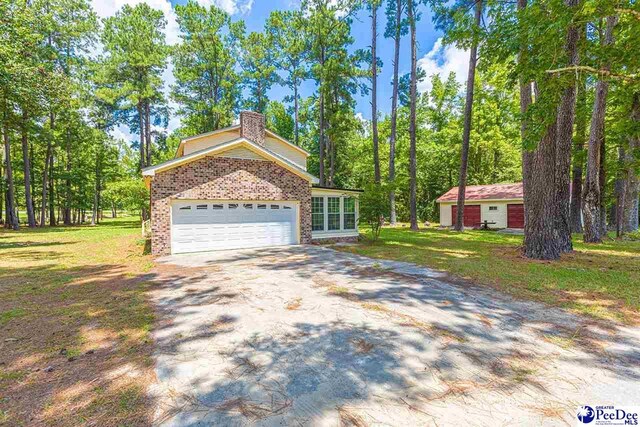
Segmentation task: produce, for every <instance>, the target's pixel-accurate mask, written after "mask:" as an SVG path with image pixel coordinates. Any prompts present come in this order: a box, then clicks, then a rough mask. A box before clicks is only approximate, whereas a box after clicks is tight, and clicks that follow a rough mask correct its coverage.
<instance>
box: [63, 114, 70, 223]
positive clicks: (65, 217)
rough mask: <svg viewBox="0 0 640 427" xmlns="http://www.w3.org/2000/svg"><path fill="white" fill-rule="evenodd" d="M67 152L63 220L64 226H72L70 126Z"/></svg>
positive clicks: (66, 134) (66, 144)
mask: <svg viewBox="0 0 640 427" xmlns="http://www.w3.org/2000/svg"><path fill="white" fill-rule="evenodd" d="M65 152H66V164H65V172H66V175H67V177H66V179H65V194H64V212H63V214H62V220H63V222H64V225H71V137H70V135H69V127H68V126H67V128H66V129H65Z"/></svg>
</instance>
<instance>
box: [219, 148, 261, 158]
mask: <svg viewBox="0 0 640 427" xmlns="http://www.w3.org/2000/svg"><path fill="white" fill-rule="evenodd" d="M219 157H230V158H232V159H246V160H265V158H264V157H262V156H261V155H259V154H256V153H254V152H253V151H251V150H247V149H246V148H244V147H237V148H232V149H231V150H227V151H225V152H223V153H220V154H219Z"/></svg>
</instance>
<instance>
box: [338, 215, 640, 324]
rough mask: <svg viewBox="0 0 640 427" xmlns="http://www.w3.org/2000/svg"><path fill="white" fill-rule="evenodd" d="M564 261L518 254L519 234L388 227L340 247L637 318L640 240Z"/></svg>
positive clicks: (582, 249) (580, 308)
mask: <svg viewBox="0 0 640 427" xmlns="http://www.w3.org/2000/svg"><path fill="white" fill-rule="evenodd" d="M573 242H574V249H575V251H574V252H573V253H571V254H567V255H564V256H563V257H562V258H561V259H560V260H559V261H532V260H529V259H526V258H524V257H522V256H521V246H522V236H514V235H506V234H500V233H496V232H494V231H481V230H467V231H465V232H464V233H457V232H454V231H449V230H439V229H436V228H432V227H431V228H427V229H422V230H420V231H418V232H415V231H411V230H409V228H408V227H395V228H391V227H387V228H384V229H383V230H382V233H381V235H380V239H379V240H378V241H377V242H371V241H369V240H366V239H365V240H364V241H362V242H361V243H359V244H358V245H354V246H342V247H340V248H339V249H340V250H343V251H349V252H353V253H357V254H360V255H365V256H368V257H373V258H382V259H392V260H397V261H406V262H412V263H416V264H419V265H424V266H426V267H430V268H433V269H436V270H441V271H445V272H447V273H449V275H450V279H451V280H456V281H461V282H463V283H467V284H477V285H484V286H492V287H495V288H496V289H498V290H501V291H505V292H508V293H510V294H511V295H513V296H515V297H520V298H529V299H533V300H537V301H542V302H545V303H548V304H551V305H556V306H561V307H565V308H567V309H570V310H573V311H576V312H578V313H582V314H587V315H589V316H592V317H594V318H598V319H612V320H618V321H622V322H625V323H637V322H638V321H640V241H639V240H614V239H608V240H606V241H605V243H603V244H598V245H594V244H584V243H582V236H579V235H574V239H573Z"/></svg>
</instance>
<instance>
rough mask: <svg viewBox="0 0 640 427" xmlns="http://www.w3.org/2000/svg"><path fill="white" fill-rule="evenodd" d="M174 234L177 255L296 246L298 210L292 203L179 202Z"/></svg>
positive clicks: (172, 233)
mask: <svg viewBox="0 0 640 427" xmlns="http://www.w3.org/2000/svg"><path fill="white" fill-rule="evenodd" d="M214 206H215V207H216V209H214V208H213V207H214ZM276 206H277V209H274V207H276ZM198 207H200V209H198ZM259 207H264V209H258V208H259ZM171 235H172V239H171V241H172V252H173V253H183V252H198V251H207V250H220V249H238V248H251V247H261V246H276V245H288V244H295V243H297V207H296V205H295V204H294V203H291V202H279V203H278V202H264V203H262V202H237V203H236V202H234V203H229V202H215V201H193V202H175V203H174V205H173V207H172V228H171Z"/></svg>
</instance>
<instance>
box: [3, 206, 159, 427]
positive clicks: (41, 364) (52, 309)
mask: <svg viewBox="0 0 640 427" xmlns="http://www.w3.org/2000/svg"><path fill="white" fill-rule="evenodd" d="M145 248H146V241H145V240H143V239H141V236H140V222H139V220H137V218H133V217H123V218H117V219H107V220H105V221H104V222H103V223H102V224H100V225H98V226H93V227H92V226H72V227H63V226H61V227H45V228H42V229H40V228H38V229H29V228H26V227H23V228H22V229H21V230H20V231H18V232H14V231H7V230H1V231H0V342H2V341H4V340H5V339H7V338H9V340H8V341H7V343H8V344H5V345H4V347H3V352H6V353H5V354H3V358H2V361H3V362H5V363H6V365H5V366H3V370H0V396H2V395H6V396H9V395H10V396H15V399H13V400H12V402H14V403H13V404H11V405H10V404H9V403H8V402H5V401H3V400H2V399H0V414H2V416H3V417H6V418H7V419H11V420H12V422H15V423H18V424H20V423H23V424H25V425H26V424H29V423H32V422H37V423H39V424H47V425H63V426H64V425H77V424H78V420H80V419H81V420H84V421H83V422H87V423H92V422H93V421H95V422H96V423H98V424H109V425H140V424H147V421H148V415H149V414H150V408H149V406H148V405H147V404H146V399H145V398H144V393H138V395H139V396H138V397H136V396H134V394H135V393H133V391H132V390H138V391H139V390H146V383H147V382H148V381H150V378H151V377H152V375H153V373H152V365H153V363H152V358H151V339H150V337H149V332H150V330H151V328H152V325H153V321H154V314H153V309H152V307H151V304H150V303H149V301H148V299H147V291H148V289H149V287H150V286H152V282H151V281H150V280H151V279H152V274H151V268H152V266H153V262H152V259H151V257H150V256H149V255H148V254H147V253H145V252H146V249H145ZM47 366H53V367H54V370H53V371H52V372H51V373H46V372H45V371H44V368H46V367H47ZM123 366H127V367H129V369H131V370H133V371H135V373H136V374H135V375H132V376H131V377H130V378H129V377H127V376H125V377H123V376H122V375H120V376H114V375H113V374H111V375H110V373H112V372H114V371H117V370H118V369H121V368H122V367H123ZM25 373H26V374H25ZM51 376H55V378H56V380H55V381H51V380H50V379H49V377H51ZM15 402H18V403H15ZM25 414H27V415H28V416H29V417H30V418H25V419H22V418H21V417H23V416H26V415H25ZM31 417H34V418H31ZM0 419H1V418H0ZM97 420H99V421H97Z"/></svg>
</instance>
